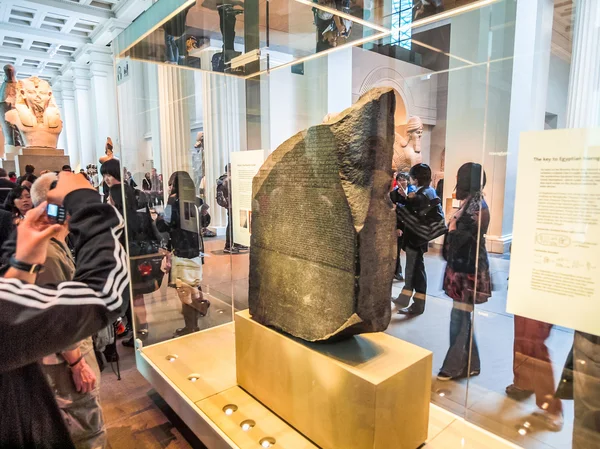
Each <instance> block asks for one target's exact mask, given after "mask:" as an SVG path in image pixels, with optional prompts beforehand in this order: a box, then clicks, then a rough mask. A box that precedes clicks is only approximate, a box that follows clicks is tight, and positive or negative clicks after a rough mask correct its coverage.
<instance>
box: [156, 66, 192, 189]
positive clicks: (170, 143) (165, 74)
mask: <svg viewBox="0 0 600 449" xmlns="http://www.w3.org/2000/svg"><path fill="white" fill-rule="evenodd" d="M191 77H192V74H191V72H190V71H189V70H182V69H178V68H177V67H170V66H166V65H161V66H159V67H158V92H159V113H160V125H161V130H160V153H161V168H162V174H163V180H164V183H165V185H164V186H163V188H164V191H165V195H166V193H167V185H166V184H167V182H168V180H169V177H170V176H171V174H173V173H174V172H176V171H180V170H182V171H187V172H188V173H192V171H193V169H192V152H191V147H192V146H191V141H190V114H189V108H188V101H189V99H188V95H187V92H188V87H187V85H186V83H189V82H191Z"/></svg>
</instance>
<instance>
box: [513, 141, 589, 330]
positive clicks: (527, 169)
mask: <svg viewBox="0 0 600 449" xmlns="http://www.w3.org/2000/svg"><path fill="white" fill-rule="evenodd" d="M514 216H515V222H514V225H513V243H512V254H511V267H510V281H509V289H508V303H507V311H508V312H509V313H514V314H517V315H521V316H524V317H527V318H532V319H536V320H540V321H545V322H547V323H552V324H557V325H560V326H566V327H570V328H573V329H575V330H579V331H583V332H587V333H590V334H594V335H600V320H598V317H599V316H600V130H599V129H563V130H551V131H536V132H527V133H523V134H522V135H521V141H520V148H519V169H518V173H517V195H516V200H515V215H514Z"/></svg>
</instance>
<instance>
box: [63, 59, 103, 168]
mask: <svg viewBox="0 0 600 449" xmlns="http://www.w3.org/2000/svg"><path fill="white" fill-rule="evenodd" d="M67 73H68V75H70V77H71V79H72V82H73V88H74V90H73V92H74V100H75V118H74V121H73V122H72V123H74V124H75V127H76V128H77V136H78V138H77V141H78V143H79V161H78V164H75V166H73V169H74V170H79V168H82V167H85V166H86V165H88V164H95V163H97V161H98V158H97V157H96V151H95V149H94V144H95V138H96V128H95V127H94V125H93V122H92V117H93V115H92V111H93V104H92V98H93V97H92V93H91V83H90V72H89V69H88V67H87V66H78V65H73V66H71V67H70V68H69V70H68V71H67ZM67 126H69V125H67ZM71 127H72V126H71Z"/></svg>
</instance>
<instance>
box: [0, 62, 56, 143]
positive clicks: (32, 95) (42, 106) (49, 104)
mask: <svg viewBox="0 0 600 449" xmlns="http://www.w3.org/2000/svg"><path fill="white" fill-rule="evenodd" d="M9 72H10V69H9ZM5 75H6V72H5ZM16 87H17V89H16V91H17V92H16V102H15V109H13V110H10V111H8V112H6V114H5V118H6V121H7V122H9V123H10V124H11V125H12V126H14V127H16V128H17V129H18V130H19V131H20V133H21V135H22V136H23V139H24V140H25V142H24V143H25V146H27V147H32V146H33V147H48V148H56V144H57V142H58V135H59V134H60V132H61V131H62V120H61V119H60V113H59V111H58V107H57V106H56V103H55V102H54V97H53V96H52V89H51V88H50V84H49V83H48V81H45V80H42V79H40V78H38V77H37V76H32V77H31V78H27V79H23V80H20V81H18V82H17V84H16Z"/></svg>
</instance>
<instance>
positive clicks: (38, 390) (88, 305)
mask: <svg viewBox="0 0 600 449" xmlns="http://www.w3.org/2000/svg"><path fill="white" fill-rule="evenodd" d="M48 201H49V202H51V203H54V204H59V205H64V207H65V209H66V211H67V213H68V214H69V215H70V220H69V229H70V231H71V233H72V235H73V237H74V241H75V250H76V254H77V264H76V269H75V277H74V279H73V281H71V282H63V283H60V284H58V286H57V287H56V289H53V288H42V287H38V286H36V285H33V284H34V283H35V280H36V273H37V272H38V271H39V270H40V268H41V265H43V263H44V262H45V260H46V254H47V249H48V242H49V240H50V238H52V237H54V236H55V235H56V234H57V233H58V232H59V231H60V229H61V225H58V224H52V223H51V222H50V220H49V218H48V216H47V215H46V209H45V206H46V203H42V204H41V205H40V206H38V207H37V208H35V209H32V210H31V211H29V213H28V214H27V216H26V217H25V218H24V219H23V221H22V222H21V223H20V224H19V226H18V228H17V245H16V251H15V254H14V256H13V257H12V258H11V261H10V268H9V269H8V271H7V272H6V274H5V276H4V277H3V278H0V342H2V343H1V344H0V361H1V363H0V410H2V413H0V447H39V448H46V447H47V448H50V447H61V448H73V447H74V445H73V443H72V441H71V438H70V437H69V433H68V431H67V428H66V426H65V424H64V422H63V420H62V418H61V415H60V412H59V409H58V407H57V405H56V401H55V399H54V395H53V394H52V390H51V389H50V387H49V386H48V384H47V382H46V379H45V378H44V375H43V373H42V371H41V368H40V366H39V364H38V361H39V360H40V359H42V358H43V357H44V356H46V355H48V354H52V353H56V352H59V351H61V350H62V349H64V348H65V347H68V346H70V345H73V344H74V343H76V342H78V341H80V340H82V339H83V338H85V337H88V336H90V335H91V334H93V333H94V332H96V331H98V330H99V329H101V328H102V327H105V326H106V325H107V324H108V323H109V322H110V321H111V320H113V319H114V318H116V317H117V316H119V315H121V314H122V313H123V310H124V308H125V306H126V305H127V301H128V291H127V289H126V288H127V285H128V276H127V268H126V267H127V263H126V260H125V251H124V250H123V248H122V246H121V245H120V244H119V240H118V239H119V234H120V231H121V229H122V228H123V219H122V218H121V216H119V214H118V213H117V212H116V211H115V209H114V208H113V207H112V206H110V205H107V204H102V203H101V201H100V196H99V195H98V193H97V192H95V191H94V190H93V189H92V187H91V186H90V184H89V182H88V181H87V180H86V179H85V178H84V177H83V176H80V175H78V174H77V175H75V174H72V173H67V172H62V173H61V174H60V175H59V180H58V184H57V186H56V188H54V189H53V190H51V191H49V192H48Z"/></svg>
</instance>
